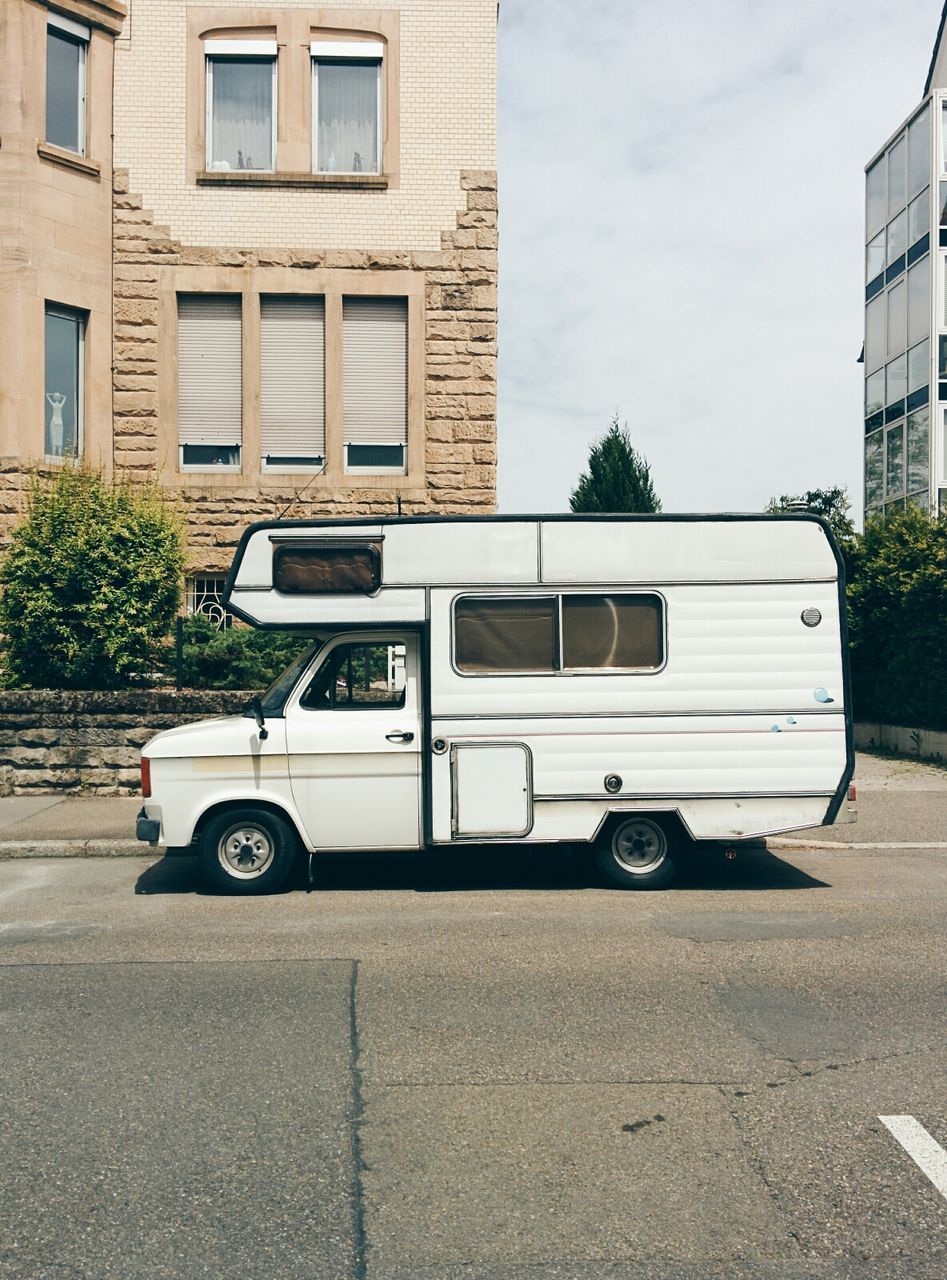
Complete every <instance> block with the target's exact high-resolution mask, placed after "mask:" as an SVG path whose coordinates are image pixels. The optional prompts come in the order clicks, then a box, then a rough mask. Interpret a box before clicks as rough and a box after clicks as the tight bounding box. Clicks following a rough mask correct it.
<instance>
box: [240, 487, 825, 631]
mask: <svg viewBox="0 0 947 1280" xmlns="http://www.w3.org/2000/svg"><path fill="white" fill-rule="evenodd" d="M329 542H334V543H335V544H337V545H338V544H339V543H341V544H343V545H353V546H358V545H359V544H361V545H362V546H364V545H365V544H367V543H372V544H374V545H375V546H377V547H379V549H380V559H381V577H380V585H379V588H378V590H377V591H374V592H372V593H371V594H367V595H366V594H359V593H357V592H353V593H352V594H348V595H347V594H342V593H335V592H333V593H328V592H326V593H323V594H293V595H288V594H283V593H281V592H279V591H277V589H276V587H275V585H274V568H273V566H274V551H275V550H276V549H278V548H280V547H286V546H287V545H289V546H297V547H299V546H302V545H308V546H310V547H311V546H313V545H314V544H315V545H316V546H318V545H319V544H320V543H329ZM842 576H843V564H842V559H841V555H840V553H839V550H838V547H837V545H836V543H835V539H834V538H833V536H832V533H831V530H830V529H829V526H828V524H827V523H826V522H825V520H823V519H822V518H821V517H819V516H816V515H813V514H810V513H808V512H799V513H796V512H787V513H780V514H777V515H771V514H768V513H765V514H761V513H752V514H747V515H736V514H734V515H730V514H721V515H671V514H663V513H662V514H659V515H624V514H620V515H594V516H590V515H562V514H553V515H509V516H446V515H425V516H392V517H382V516H376V517H365V518H362V519H348V520H276V521H263V522H260V523H258V524H254V525H251V526H250V527H249V528H248V529H247V530H246V532H245V533H244V535H243V537H242V538H241V540H240V544H239V546H238V548H237V552H236V555H235V556H234V562H233V567H232V568H231V571H230V576H229V578H228V579H227V586H226V589H225V596H224V600H225V603H226V604H227V605H228V607H229V608H231V609H232V610H233V612H234V613H235V614H237V615H238V616H239V617H242V618H244V619H246V620H247V621H248V622H253V623H254V624H256V625H258V626H266V627H277V626H284V627H293V626H296V627H304V626H318V625H325V624H327V623H330V622H331V623H332V624H337V623H345V624H347V623H349V622H353V623H354V622H360V623H364V622H366V621H371V622H372V623H377V624H397V623H401V622H412V621H423V620H424V617H425V616H426V607H425V589H426V588H428V587H457V588H466V589H476V588H487V589H493V588H514V589H515V588H524V589H525V588H530V587H532V588H536V587H546V588H547V589H563V588H567V587H575V586H579V587H592V586H598V587H604V586H607V587H623V588H628V589H633V588H635V587H645V586H648V587H654V586H657V585H666V586H671V585H680V584H701V583H708V584H709V583H727V582H732V583H750V582H772V581H797V582H798V581H822V582H825V581H834V580H836V579H839V578H841V577H842Z"/></svg>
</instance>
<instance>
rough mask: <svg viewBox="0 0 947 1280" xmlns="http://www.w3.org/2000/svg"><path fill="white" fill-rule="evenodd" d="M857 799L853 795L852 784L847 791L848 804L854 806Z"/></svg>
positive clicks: (853, 788)
mask: <svg viewBox="0 0 947 1280" xmlns="http://www.w3.org/2000/svg"><path fill="white" fill-rule="evenodd" d="M857 799H858V796H857V795H856V794H855V784H854V782H853V783H852V785H851V786H850V787H849V789H848V803H849V804H854V803H855V801H856V800H857Z"/></svg>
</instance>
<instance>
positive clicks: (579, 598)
mask: <svg viewBox="0 0 947 1280" xmlns="http://www.w3.org/2000/svg"><path fill="white" fill-rule="evenodd" d="M661 606H662V601H661V598H660V596H651V595H616V596H586V595H576V596H563V597H562V665H563V667H564V668H565V669H566V670H567V671H574V670H596V669H600V668H606V669H608V670H619V671H640V670H654V669H655V668H657V667H660V666H663V664H664V627H663V625H662V607H661Z"/></svg>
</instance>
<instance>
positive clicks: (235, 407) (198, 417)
mask: <svg viewBox="0 0 947 1280" xmlns="http://www.w3.org/2000/svg"><path fill="white" fill-rule="evenodd" d="M242 320H243V317H242V311H241V299H240V296H239V294H238V295H228V294H200V293H192V294H184V293H182V294H179V295H178V431H179V437H178V444H179V448H180V460H181V467H182V469H183V470H188V469H191V470H203V471H206V470H208V469H213V470H221V469H224V470H228V471H239V470H240V452H241V449H242V446H243V377H242V369H243V361H242V354H243V349H242V343H243V336H242V335H243V323H242Z"/></svg>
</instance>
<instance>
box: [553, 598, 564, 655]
mask: <svg viewBox="0 0 947 1280" xmlns="http://www.w3.org/2000/svg"><path fill="white" fill-rule="evenodd" d="M554 599H555V601H556V621H557V623H558V626H557V631H556V648H557V653H556V670H557V671H562V670H563V669H564V664H565V656H564V652H565V651H564V647H563V639H562V593H561V592H560V593H559V595H557V596H555V597H554Z"/></svg>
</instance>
